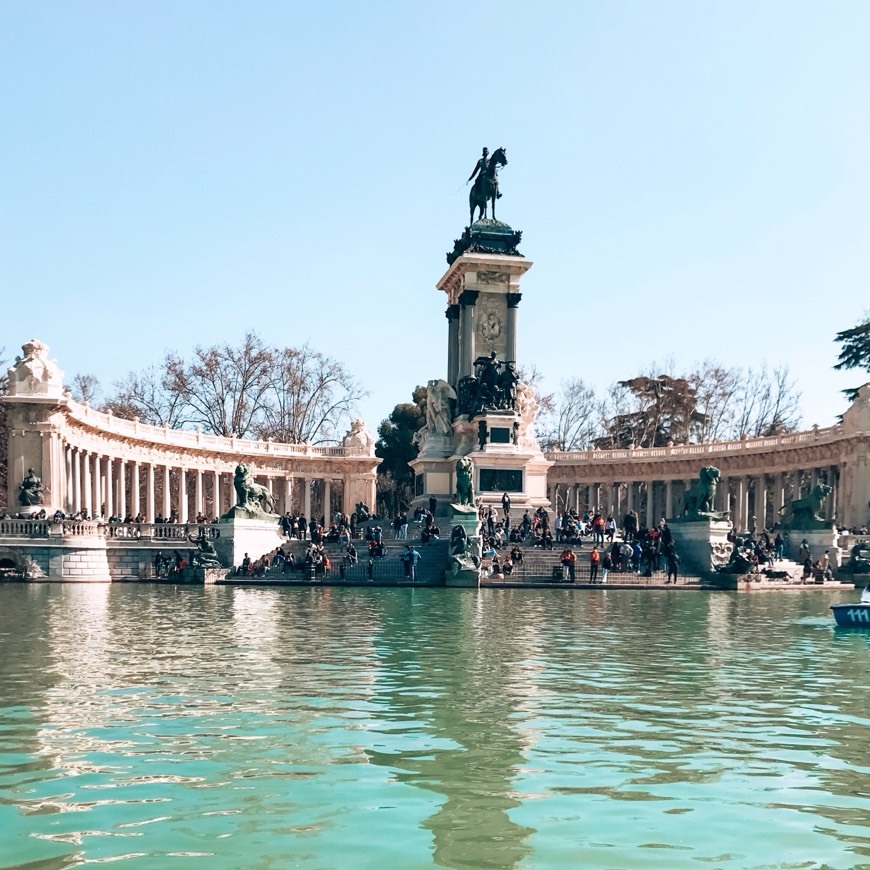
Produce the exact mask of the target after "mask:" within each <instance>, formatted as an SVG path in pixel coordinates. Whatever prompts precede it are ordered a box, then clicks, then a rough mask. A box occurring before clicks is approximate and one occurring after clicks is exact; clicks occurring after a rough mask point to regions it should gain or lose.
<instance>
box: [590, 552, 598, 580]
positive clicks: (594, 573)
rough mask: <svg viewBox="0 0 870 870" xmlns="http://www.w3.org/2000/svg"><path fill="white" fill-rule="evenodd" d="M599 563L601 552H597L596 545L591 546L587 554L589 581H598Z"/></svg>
mask: <svg viewBox="0 0 870 870" xmlns="http://www.w3.org/2000/svg"><path fill="white" fill-rule="evenodd" d="M600 563H601V553H599V552H598V547H593V548H592V552H591V553H590V554H589V582H590V583H597V582H598V565H599V564H600Z"/></svg>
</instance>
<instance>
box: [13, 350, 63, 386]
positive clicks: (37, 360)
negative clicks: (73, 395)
mask: <svg viewBox="0 0 870 870" xmlns="http://www.w3.org/2000/svg"><path fill="white" fill-rule="evenodd" d="M21 349H22V350H23V351H24V356H23V357H21V358H19V359H17V360H16V361H15V364H14V365H13V366H12V367H11V368H10V369H9V388H8V390H7V392H6V395H7V396H9V397H15V398H22V399H26V398H27V397H31V396H32V397H37V398H43V399H62V398H63V397H64V389H63V372H62V371H61V370H60V369H59V368H58V365H57V363H56V362H55V361H54V360H50V359H49V358H48V345H47V344H43V343H42V342H41V341H39V339H36V338H32V339H30V341H28V342H25V343H24V344H23V345H22V346H21Z"/></svg>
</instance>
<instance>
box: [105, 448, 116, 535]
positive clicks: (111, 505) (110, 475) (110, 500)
mask: <svg viewBox="0 0 870 870" xmlns="http://www.w3.org/2000/svg"><path fill="white" fill-rule="evenodd" d="M114 462H115V461H114V460H113V459H112V457H111V456H107V457H106V519H107V520H108V519H109V517H113V516H114V515H115V474H114Z"/></svg>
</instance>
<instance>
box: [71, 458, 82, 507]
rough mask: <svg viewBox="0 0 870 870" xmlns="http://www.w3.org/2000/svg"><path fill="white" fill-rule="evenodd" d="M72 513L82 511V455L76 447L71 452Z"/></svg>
mask: <svg viewBox="0 0 870 870" xmlns="http://www.w3.org/2000/svg"><path fill="white" fill-rule="evenodd" d="M72 475H73V513H74V514H76V513H78V512H79V511H80V510H81V509H82V454H81V451H80V450H79V449H78V447H73V452H72Z"/></svg>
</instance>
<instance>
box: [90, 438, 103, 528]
mask: <svg viewBox="0 0 870 870" xmlns="http://www.w3.org/2000/svg"><path fill="white" fill-rule="evenodd" d="M92 458H93V463H94V467H93V470H92V472H91V485H92V487H93V495H92V498H93V502H92V504H93V506H94V516H95V517H98V516H100V515H101V514H102V507H103V480H102V475H101V474H100V472H101V470H102V469H101V467H100V466H101V462H100V457H99V455H98V454H96V453H94V454H92Z"/></svg>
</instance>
